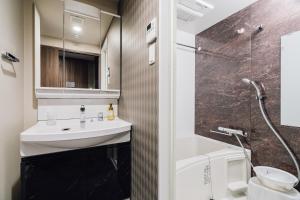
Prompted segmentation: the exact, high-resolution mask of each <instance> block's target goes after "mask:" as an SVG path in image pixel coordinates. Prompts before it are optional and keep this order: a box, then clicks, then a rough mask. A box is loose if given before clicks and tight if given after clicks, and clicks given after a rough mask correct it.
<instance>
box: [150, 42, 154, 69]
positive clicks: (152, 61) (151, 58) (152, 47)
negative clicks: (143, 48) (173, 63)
mask: <svg viewBox="0 0 300 200" xmlns="http://www.w3.org/2000/svg"><path fill="white" fill-rule="evenodd" d="M148 49H149V65H153V64H154V63H155V42H154V43H152V44H150V45H149V47H148Z"/></svg>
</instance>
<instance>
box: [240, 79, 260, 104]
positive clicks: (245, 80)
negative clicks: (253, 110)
mask: <svg viewBox="0 0 300 200" xmlns="http://www.w3.org/2000/svg"><path fill="white" fill-rule="evenodd" d="M242 81H243V82H244V83H246V84H248V85H252V86H253V87H254V88H255V90H256V95H257V99H258V100H262V99H263V98H264V96H263V92H262V88H261V87H260V86H259V85H258V84H257V83H256V82H255V81H252V80H250V79H248V78H243V79H242Z"/></svg>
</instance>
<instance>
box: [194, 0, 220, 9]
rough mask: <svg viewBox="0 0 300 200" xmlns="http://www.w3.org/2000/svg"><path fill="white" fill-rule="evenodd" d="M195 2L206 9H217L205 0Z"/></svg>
mask: <svg viewBox="0 0 300 200" xmlns="http://www.w3.org/2000/svg"><path fill="white" fill-rule="evenodd" d="M195 1H196V3H197V4H199V5H201V6H203V7H205V8H209V9H214V8H215V7H214V6H213V5H212V4H210V3H207V2H205V1H203V0H195Z"/></svg>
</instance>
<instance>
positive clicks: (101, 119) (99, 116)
mask: <svg viewBox="0 0 300 200" xmlns="http://www.w3.org/2000/svg"><path fill="white" fill-rule="evenodd" d="M98 121H103V112H99V113H98Z"/></svg>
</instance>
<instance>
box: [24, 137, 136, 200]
mask: <svg viewBox="0 0 300 200" xmlns="http://www.w3.org/2000/svg"><path fill="white" fill-rule="evenodd" d="M21 184H22V200H123V199H127V198H130V191H131V185H130V184H131V146H130V143H129V142H128V143H121V144H116V145H109V146H101V147H95V148H89V149H80V150H74V151H66V152H60V153H53V154H47V155H39V156H32V157H25V158H22V162H21Z"/></svg>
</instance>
